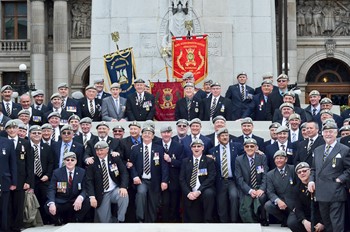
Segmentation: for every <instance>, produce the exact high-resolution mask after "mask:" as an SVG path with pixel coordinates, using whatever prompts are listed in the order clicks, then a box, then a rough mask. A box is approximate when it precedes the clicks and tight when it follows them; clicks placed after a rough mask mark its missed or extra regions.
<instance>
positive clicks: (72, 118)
mask: <svg viewBox="0 0 350 232" xmlns="http://www.w3.org/2000/svg"><path fill="white" fill-rule="evenodd" d="M70 120H78V121H80V117H79V116H78V115H76V114H72V115H71V116H70V117H69V118H68V122H69V121H70Z"/></svg>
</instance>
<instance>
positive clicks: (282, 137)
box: [265, 126, 295, 170]
mask: <svg viewBox="0 0 350 232" xmlns="http://www.w3.org/2000/svg"><path fill="white" fill-rule="evenodd" d="M288 132H289V129H288V127H286V126H280V127H278V128H277V130H276V132H275V133H276V134H277V141H276V142H275V143H274V144H271V145H269V146H267V147H266V148H265V154H266V158H267V164H268V165H269V169H270V170H272V169H274V168H275V167H276V166H275V161H274V154H275V153H276V151H278V150H283V151H285V152H286V154H287V155H288V164H293V160H294V155H295V144H293V143H291V142H290V141H289V140H288Z"/></svg>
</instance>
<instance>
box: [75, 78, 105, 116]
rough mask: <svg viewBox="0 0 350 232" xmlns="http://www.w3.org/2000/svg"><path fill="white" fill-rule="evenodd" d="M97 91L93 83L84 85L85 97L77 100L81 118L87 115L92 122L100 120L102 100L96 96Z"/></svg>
mask: <svg viewBox="0 0 350 232" xmlns="http://www.w3.org/2000/svg"><path fill="white" fill-rule="evenodd" d="M96 95H97V91H96V88H95V87H94V86H93V85H88V86H86V87H85V97H84V98H82V99H81V100H80V102H79V104H80V105H79V108H80V111H81V116H80V117H81V118H85V117H89V118H91V119H92V121H94V122H98V121H101V120H102V100H101V99H98V98H96Z"/></svg>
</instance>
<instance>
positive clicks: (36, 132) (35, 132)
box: [31, 131, 41, 135]
mask: <svg viewBox="0 0 350 232" xmlns="http://www.w3.org/2000/svg"><path fill="white" fill-rule="evenodd" d="M31 134H33V135H41V132H38V131H34V132H31Z"/></svg>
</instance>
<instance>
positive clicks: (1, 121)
mask: <svg viewBox="0 0 350 232" xmlns="http://www.w3.org/2000/svg"><path fill="white" fill-rule="evenodd" d="M1 108H2V105H0V131H3V130H4V127H5V125H6V123H7V122H8V121H10V120H11V118H9V117H7V116H5V115H4V114H3V113H2V110H1Z"/></svg>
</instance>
